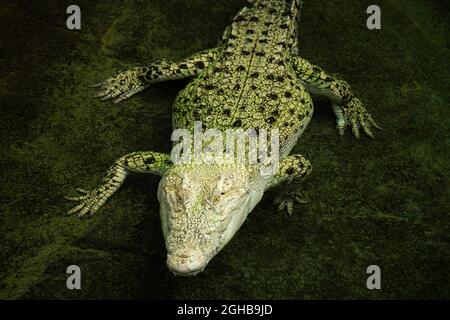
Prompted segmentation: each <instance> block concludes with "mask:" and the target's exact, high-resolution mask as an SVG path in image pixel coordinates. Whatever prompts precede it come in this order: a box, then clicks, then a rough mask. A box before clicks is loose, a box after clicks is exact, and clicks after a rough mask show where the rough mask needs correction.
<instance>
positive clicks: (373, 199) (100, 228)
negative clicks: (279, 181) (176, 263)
mask: <svg viewBox="0 0 450 320" xmlns="http://www.w3.org/2000/svg"><path fill="white" fill-rule="evenodd" d="M304 2H305V5H304V10H303V15H302V23H301V29H300V35H301V54H302V55H303V56H304V57H305V58H307V59H309V60H310V61H312V62H314V63H316V64H319V65H320V66H322V67H323V68H324V69H325V70H328V71H330V72H334V73H337V74H339V75H340V76H341V77H343V78H345V79H347V80H348V81H349V82H350V83H351V84H352V85H353V87H354V88H355V90H356V91H357V92H358V94H359V96H360V97H361V98H362V99H363V101H364V102H365V104H366V105H367V107H368V109H369V110H370V111H371V112H372V114H373V115H374V118H375V119H376V120H377V122H379V123H380V124H381V125H382V126H383V128H384V132H383V133H379V134H378V135H377V139H376V140H375V141H371V140H369V139H367V138H362V139H361V140H360V141H358V140H356V139H355V138H353V137H352V136H351V135H350V134H347V135H346V136H345V137H343V138H341V137H339V136H338V135H337V133H336V130H335V128H334V126H335V124H334V116H333V115H332V113H331V111H330V110H331V107H330V104H329V103H328V102H327V101H326V100H323V99H320V98H319V99H315V102H316V103H315V105H316V110H317V112H316V113H315V115H314V118H313V121H312V123H311V124H310V126H309V128H308V129H307V131H306V132H305V134H304V135H303V137H302V138H301V140H300V141H299V143H298V145H297V146H296V148H295V151H299V152H300V151H301V153H303V154H304V155H305V156H306V157H307V158H309V159H310V160H311V162H312V165H313V167H314V170H313V174H312V175H311V177H310V178H309V180H307V182H306V183H305V184H304V190H305V196H306V198H307V199H308V200H309V203H308V204H303V205H297V206H296V208H295V214H294V215H293V216H292V217H289V216H287V215H285V214H280V213H277V212H276V206H275V205H274V204H273V199H274V198H275V196H276V194H277V191H276V190H275V191H272V192H271V193H269V194H267V195H266V196H265V197H264V199H263V201H262V202H261V204H260V205H258V207H257V208H256V210H255V211H254V212H253V213H252V214H251V215H250V217H249V219H248V221H247V222H246V223H245V224H244V226H243V227H242V229H241V230H240V231H239V232H238V234H237V235H236V236H235V238H234V239H233V240H232V241H231V242H230V243H229V244H228V245H227V246H226V247H225V249H224V250H223V251H222V252H220V253H219V254H218V255H217V256H216V257H215V259H214V260H212V262H211V263H210V264H209V266H208V267H207V268H206V270H205V272H204V273H202V274H200V275H199V276H197V277H194V278H180V277H174V276H173V275H172V274H170V273H169V272H168V270H167V269H166V266H165V254H166V252H165V248H164V242H163V237H162V232H161V229H160V222H159V214H158V202H157V199H156V187H157V182H158V179H157V178H156V177H151V176H133V177H132V178H130V179H128V180H127V182H126V183H125V184H124V185H123V187H122V189H121V190H120V192H118V193H117V194H116V195H115V196H114V197H113V198H112V199H111V200H110V201H109V202H108V203H107V204H106V205H105V206H104V207H103V209H102V211H101V213H102V214H100V215H98V216H96V217H95V218H93V219H91V220H89V221H79V220H77V219H75V218H65V217H63V216H62V215H63V213H64V212H65V211H66V210H68V209H69V208H70V206H71V204H70V203H67V202H66V201H64V199H63V196H64V195H66V194H68V193H70V192H71V191H73V188H74V187H84V188H87V189H89V188H90V189H92V188H94V187H96V186H97V185H98V183H99V182H100V180H101V177H102V175H103V174H104V172H105V170H106V169H107V168H108V167H109V165H110V164H111V163H112V162H113V161H114V160H115V159H116V158H118V157H120V156H122V155H124V154H126V153H129V152H132V151H136V150H155V151H163V152H167V151H169V147H170V145H169V143H168V141H169V139H170V134H171V115H170V110H171V105H172V102H173V100H174V98H175V96H176V94H177V92H178V91H179V90H181V89H182V88H183V86H185V85H186V83H187V82H186V81H178V82H170V83H164V84H160V85H155V86H154V87H152V88H151V89H149V90H148V91H146V92H145V93H143V94H141V95H139V96H138V97H135V98H132V99H130V100H128V101H126V102H124V103H122V104H121V105H112V104H108V103H102V102H99V101H96V100H95V99H93V98H91V97H92V95H93V94H94V92H93V91H92V90H91V89H89V88H88V86H89V85H91V84H93V83H96V82H99V81H101V80H103V79H105V78H107V77H109V76H111V75H113V74H115V73H116V72H117V71H118V70H123V69H126V68H128V67H130V66H135V65H145V64H148V63H149V62H150V61H152V60H154V59H160V58H167V59H171V60H178V59H180V58H183V57H186V56H188V55H190V54H192V53H194V52H196V51H199V50H201V49H205V48H209V47H213V46H214V45H215V44H216V43H217V40H218V39H219V38H220V36H221V34H222V32H223V29H224V28H225V27H226V25H227V24H228V23H229V22H230V20H231V19H232V17H233V16H234V14H235V13H236V12H237V10H239V9H240V8H241V7H242V6H243V5H245V3H246V2H245V1H244V0H220V1H219V0H216V1H211V0H196V1H194V0H170V1H167V0H166V1H163V0H160V1H156V0H153V1H123V2H121V4H119V1H116V2H114V3H113V2H111V1H95V3H93V1H85V0H79V1H77V2H76V4H78V5H79V6H80V7H81V10H82V30H81V32H73V31H69V30H67V29H66V28H65V20H66V18H67V15H66V13H65V11H66V8H67V6H68V5H69V4H72V1H56V0H55V1H46V2H45V3H44V4H42V3H41V2H37V1H35V2H31V1H5V0H3V1H1V2H0V30H2V31H1V35H0V70H1V72H0V96H1V101H0V112H1V114H0V125H1V126H0V130H1V138H2V143H1V146H2V148H1V169H2V170H1V188H0V192H1V194H0V197H1V207H0V210H1V211H0V212H1V213H0V222H1V225H0V298H9V299H15V298H33V299H35V298H62V299H80V298H87V299H93V298H113V299H116V298H125V299H133V298H139V299H142V298H156V299H164V298H193V299H196V298H225V299H227V298H269V299H272V298H277V299H283V298H289V299H292V298H299V299H317V298H324V299H333V298H344V299H350V298H351V299H359V298H368V299H381V298H388V299H391V298H447V299H448V298H449V297H450V282H449V274H448V271H449V269H450V249H449V247H450V244H449V243H450V239H449V234H450V232H449V231H450V230H449V212H450V203H449V199H450V194H449V125H450V121H449V120H450V117H449V115H448V108H449V102H450V97H449V89H450V87H449V83H450V81H449V80H450V68H449V66H450V63H449V62H450V46H449V35H450V23H449V21H450V14H449V11H448V5H446V2H445V1H436V0H435V1H431V0H430V1H418V0H415V1H411V0H379V1H377V4H378V5H380V7H381V8H382V15H383V16H382V30H380V31H369V30H367V28H366V26H365V24H366V18H367V15H366V13H365V11H366V8H367V7H368V6H369V5H371V4H373V3H372V1H368V0H367V1H366V0H364V1H357V0H348V1H344V2H343V1H337V0H327V1H325V0H320V1H308V0H305V1H304ZM291 188H295V185H293V186H291ZM71 264H77V265H79V266H80V267H81V269H82V290H79V291H76V290H75V291H69V290H67V289H66V277H67V275H66V273H65V271H66V268H67V266H68V265H71ZM372 264H376V265H379V266H380V267H381V269H382V290H378V291H377V290H375V291H369V290H367V289H366V278H367V274H366V268H367V266H369V265H372Z"/></svg>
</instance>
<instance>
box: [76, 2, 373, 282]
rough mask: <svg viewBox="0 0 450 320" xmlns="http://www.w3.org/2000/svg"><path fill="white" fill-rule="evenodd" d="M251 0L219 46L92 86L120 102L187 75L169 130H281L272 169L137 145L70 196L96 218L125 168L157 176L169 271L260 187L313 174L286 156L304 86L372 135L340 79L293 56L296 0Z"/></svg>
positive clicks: (302, 161) (195, 268)
mask: <svg viewBox="0 0 450 320" xmlns="http://www.w3.org/2000/svg"><path fill="white" fill-rule="evenodd" d="M250 2H251V5H250V6H248V7H245V8H243V9H242V10H241V11H239V13H238V14H237V15H236V17H235V19H234V21H233V23H232V24H231V25H230V26H229V27H228V28H227V29H226V31H225V33H224V36H223V39H222V41H221V43H220V45H219V46H218V47H217V48H214V49H211V50H206V51H204V52H201V53H198V54H195V55H193V56H192V57H190V58H188V59H186V60H184V61H182V62H178V63H172V62H168V61H160V62H155V63H153V64H152V65H150V66H148V67H142V68H135V69H132V70H129V71H125V72H122V73H119V74H118V75H117V76H115V77H113V78H111V79H109V80H106V81H105V82H103V83H100V84H99V85H97V86H98V87H100V94H99V97H101V98H102V99H103V100H108V99H116V102H120V101H123V100H125V99H127V98H129V97H130V96H132V95H133V94H136V93H138V92H140V91H142V90H144V89H146V88H148V87H149V86H150V85H152V84H154V83H157V82H161V81H166V80H175V79H180V78H185V77H193V78H194V79H193V80H192V81H191V82H190V83H189V85H188V86H187V87H186V88H185V89H184V90H182V91H181V92H180V93H179V95H178V96H177V99H176V101H175V104H174V107H173V127H174V129H181V128H184V129H188V130H191V131H192V130H193V128H194V122H196V121H201V122H202V124H203V127H204V129H209V128H215V129H219V130H221V131H223V132H225V130H227V129H231V128H235V129H236V128H242V129H244V130H247V129H250V128H257V129H267V130H271V129H278V130H279V136H280V141H279V146H280V157H281V161H280V165H279V168H278V171H277V172H276V173H274V174H272V175H270V176H266V175H262V174H261V171H260V170H259V165H258V164H253V165H248V164H239V163H236V162H228V163H224V164H220V165H219V164H207V163H190V164H183V165H181V164H172V163H171V161H170V157H169V156H168V155H164V154H160V153H155V152H151V151H150V152H136V153H133V154H130V155H127V156H124V157H122V158H120V159H119V160H117V161H116V162H115V164H114V165H113V166H112V167H111V169H110V170H109V171H108V174H107V176H106V177H105V179H104V182H103V184H102V185H101V186H100V187H99V188H98V189H96V190H94V191H92V192H90V193H87V194H86V195H84V196H82V197H77V198H70V199H71V200H75V201H80V202H81V203H80V204H79V205H78V206H77V207H75V208H73V209H72V210H70V211H69V214H75V213H78V216H80V217H86V216H92V215H93V214H94V213H95V212H97V211H98V209H99V208H100V207H101V205H103V204H104V203H105V202H106V200H107V199H108V198H109V197H110V196H111V195H112V194H113V193H114V192H115V191H116V190H117V189H118V188H119V186H120V185H121V184H122V182H123V181H124V180H125V177H126V175H127V174H128V173H129V172H142V173H154V174H159V175H161V176H163V178H162V180H161V182H160V184H159V189H158V199H159V202H160V214H161V222H162V229H163V233H164V237H165V239H166V248H167V252H168V256H167V265H168V267H169V269H170V270H171V271H172V272H174V273H175V274H180V275H195V274H197V273H198V272H201V271H202V270H203V269H204V268H205V266H206V265H207V264H208V262H209V261H210V260H211V259H212V258H213V257H214V256H215V255H216V254H217V252H219V251H220V250H221V249H222V248H223V247H224V246H225V244H226V243H227V242H228V241H229V240H230V239H231V238H232V237H233V235H234V234H235V233H236V232H237V230H238V229H239V228H240V226H241V225H242V223H243V222H244V220H245V218H246V217H247V215H248V214H249V213H250V212H251V211H252V210H253V208H254V207H255V206H256V204H257V203H258V202H259V201H260V200H261V198H262V196H263V194H264V191H265V190H267V189H268V188H270V187H273V186H275V185H277V184H279V183H282V182H286V183H289V182H291V181H292V180H294V179H300V178H303V177H306V176H307V175H308V174H309V173H310V172H311V165H310V163H309V161H308V160H307V159H306V158H305V157H304V156H302V155H291V156H289V152H290V151H291V149H292V148H293V146H294V145H295V143H296V142H297V140H298V138H299V137H300V135H301V134H302V133H303V131H304V130H305V128H306V126H307V125H308V123H309V121H310V119H311V117H312V114H313V104H312V100H311V97H310V94H309V92H312V93H316V94H321V95H325V96H327V97H328V98H329V99H330V100H331V101H332V105H333V109H334V111H335V113H336V116H337V124H338V126H337V127H338V129H339V133H340V134H344V129H345V127H346V126H351V127H352V131H353V133H354V135H355V136H357V137H359V130H360V129H362V130H363V131H364V132H365V133H366V134H367V135H369V136H371V137H373V134H372V131H371V127H372V126H374V127H377V125H376V124H375V122H374V121H373V119H372V117H371V116H370V114H369V113H368V112H367V111H366V109H365V108H364V107H363V106H362V104H361V102H360V100H359V99H357V98H355V95H354V94H353V92H352V90H351V88H350V86H349V85H348V84H347V83H346V82H345V81H343V80H339V79H336V78H334V77H333V76H331V75H329V74H327V73H326V72H324V71H323V70H322V69H321V68H319V67H317V66H314V65H312V64H311V63H309V62H308V61H307V60H305V59H302V58H300V57H299V56H298V36H297V29H298V28H297V22H298V20H299V15H300V7H301V1H300V0H287V1H280V0H252V1H250ZM78 190H79V189H78ZM81 191H82V192H83V191H84V190H81ZM85 193H86V192H85ZM294 198H297V197H296V196H295V197H294ZM292 204H293V199H287V200H285V201H282V203H281V204H280V208H287V210H288V212H292Z"/></svg>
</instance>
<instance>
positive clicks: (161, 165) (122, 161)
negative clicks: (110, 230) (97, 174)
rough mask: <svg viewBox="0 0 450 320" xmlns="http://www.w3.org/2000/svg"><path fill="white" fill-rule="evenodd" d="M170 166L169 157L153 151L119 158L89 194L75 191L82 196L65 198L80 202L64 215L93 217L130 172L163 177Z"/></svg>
mask: <svg viewBox="0 0 450 320" xmlns="http://www.w3.org/2000/svg"><path fill="white" fill-rule="evenodd" d="M170 166H171V160H170V156H169V155H167V154H163V153H157V152H153V151H145V152H134V153H130V154H127V155H125V156H123V157H121V158H119V159H118V160H117V161H116V162H114V164H113V165H112V166H111V167H110V168H109V170H108V172H107V173H106V176H105V178H104V179H103V182H102V184H101V185H100V186H99V187H98V188H97V189H95V190H93V191H91V192H89V191H85V190H83V189H76V190H77V191H78V192H80V193H83V194H84V195H82V196H79V197H65V198H66V199H67V200H70V201H77V202H80V203H79V204H78V205H77V206H76V207H74V208H73V209H71V210H70V211H68V212H67V214H66V215H72V214H75V213H78V217H80V218H83V217H86V216H92V215H94V214H95V213H96V212H97V211H98V209H99V208H100V207H101V206H102V205H103V204H104V203H105V202H106V200H108V198H109V197H111V196H112V195H113V194H114V193H115V192H116V191H117V189H119V187H120V186H121V185H122V183H123V182H124V181H125V178H126V176H127V175H128V173H130V172H137V173H153V174H158V175H163V174H164V172H166V171H167V170H168V169H169V168H170Z"/></svg>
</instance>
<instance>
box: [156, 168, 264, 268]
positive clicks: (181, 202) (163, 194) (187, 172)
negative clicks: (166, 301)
mask: <svg viewBox="0 0 450 320" xmlns="http://www.w3.org/2000/svg"><path fill="white" fill-rule="evenodd" d="M257 171H258V170H253V169H251V167H248V166H247V167H246V166H240V165H222V166H221V165H207V164H198V165H180V166H174V167H173V168H172V169H171V170H170V171H168V172H167V173H166V175H165V176H164V177H163V179H162V180H161V182H160V184H159V188H158V199H159V202H160V214H161V223H162V229H163V234H164V238H165V241H166V248H167V266H168V268H169V269H170V270H171V271H172V272H173V273H174V274H176V275H196V274H198V273H199V272H201V271H203V270H204V268H205V266H206V265H207V264H208V262H209V261H210V260H211V259H212V258H213V257H214V256H215V255H216V254H217V253H218V252H219V251H220V250H221V249H222V248H223V247H224V246H225V245H226V244H227V243H228V241H230V239H231V238H232V237H233V236H234V234H235V233H236V232H237V231H238V230H239V228H240V227H241V225H242V223H243V222H244V221H245V219H246V217H247V215H248V214H249V213H250V212H251V211H252V210H253V208H254V207H255V206H256V204H257V203H258V202H259V201H260V200H261V198H262V195H263V193H264V180H263V178H262V177H261V176H260V175H259V174H257V173H256V172H257Z"/></svg>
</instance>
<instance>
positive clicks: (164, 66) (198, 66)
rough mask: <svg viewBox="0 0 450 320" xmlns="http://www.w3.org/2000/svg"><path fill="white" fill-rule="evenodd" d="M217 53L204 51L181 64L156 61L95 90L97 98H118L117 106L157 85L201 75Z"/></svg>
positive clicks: (120, 75) (121, 75) (116, 77)
mask: <svg viewBox="0 0 450 320" xmlns="http://www.w3.org/2000/svg"><path fill="white" fill-rule="evenodd" d="M218 51H219V49H210V50H206V51H202V52H199V53H197V54H194V55H193V56H191V57H189V58H187V59H185V60H183V61H180V62H170V61H166V60H161V61H155V62H154V63H152V64H150V65H149V66H147V67H137V68H133V69H130V70H127V71H123V72H120V73H119V74H117V75H116V76H114V77H112V78H110V79H108V80H106V81H104V82H101V83H98V84H96V85H94V86H93V87H98V88H99V89H100V92H99V94H98V95H97V97H98V98H101V100H110V99H116V100H115V102H116V103H118V102H121V101H123V100H125V99H128V98H129V97H131V96H132V95H134V94H136V93H139V92H141V91H144V90H145V89H147V88H148V87H150V85H152V84H154V83H157V82H162V81H168V80H176V79H182V78H187V77H192V76H196V75H198V74H199V73H201V72H202V71H203V70H204V69H206V68H207V67H208V66H209V65H210V64H211V63H212V62H214V61H215V60H216V58H217V55H218Z"/></svg>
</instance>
